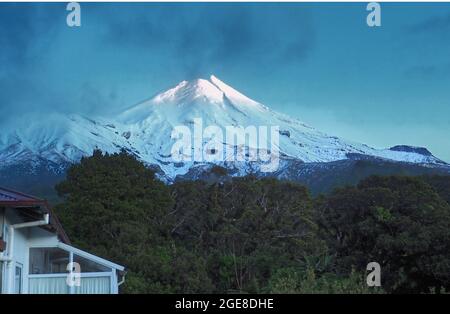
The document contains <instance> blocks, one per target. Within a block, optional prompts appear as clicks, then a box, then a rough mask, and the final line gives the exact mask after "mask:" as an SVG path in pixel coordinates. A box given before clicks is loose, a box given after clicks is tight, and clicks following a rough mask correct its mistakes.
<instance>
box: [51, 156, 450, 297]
mask: <svg viewBox="0 0 450 314" xmlns="http://www.w3.org/2000/svg"><path fill="white" fill-rule="evenodd" d="M212 171H214V173H215V174H216V176H219V177H220V176H223V180H220V178H219V180H215V181H214V182H202V181H183V182H177V183H175V184H172V185H166V184H164V183H162V182H161V181H159V180H158V179H156V177H155V174H154V172H153V171H152V170H150V169H148V168H147V167H145V165H144V164H142V163H141V162H139V161H137V160H136V159H135V158H134V157H132V156H130V155H128V154H126V153H125V152H122V153H119V154H112V155H109V154H102V153H101V152H100V151H95V152H94V154H93V156H92V157H89V158H83V159H82V160H81V162H80V163H79V164H77V165H74V166H73V167H72V168H71V169H70V170H69V171H68V173H67V179H66V180H65V181H64V182H62V183H60V184H59V185H58V186H57V191H58V193H59V194H60V196H62V197H63V198H64V202H63V203H61V204H60V205H58V206H57V212H58V214H59V216H60V219H61V220H62V223H63V225H64V227H65V229H66V231H67V232H68V234H69V236H70V238H71V240H72V242H73V244H74V245H75V246H78V247H80V248H83V249H86V250H88V251H91V252H93V253H95V254H98V255H99V256H102V257H105V258H108V259H111V260H113V261H115V262H117V263H120V264H123V265H125V266H126V267H127V270H128V274H127V277H126V283H125V284H124V285H123V286H122V287H121V288H122V292H123V293H231V292H238V293H383V292H388V293H430V292H435V293H440V292H445V291H448V290H449V289H450V205H449V191H450V177H370V178H368V179H366V180H363V181H362V182H360V183H359V184H358V185H357V186H355V187H343V188H340V189H337V190H335V191H334V192H332V193H331V194H329V195H326V196H324V195H321V196H318V197H315V198H313V197H312V196H311V195H310V193H309V191H308V189H307V188H306V187H304V186H302V185H298V184H296V183H292V182H286V181H280V180H276V179H260V178H256V177H252V176H247V177H243V178H233V179H230V178H227V177H226V176H225V173H224V172H223V170H222V169H220V168H217V167H215V168H213V169H212ZM373 261H375V262H378V263H379V264H380V265H381V282H382V287H381V288H374V287H368V286H367V284H366V275H367V271H366V266H367V264H368V263H369V262H373Z"/></svg>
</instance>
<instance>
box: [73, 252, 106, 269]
mask: <svg viewBox="0 0 450 314" xmlns="http://www.w3.org/2000/svg"><path fill="white" fill-rule="evenodd" d="M73 261H74V262H75V263H78V264H79V265H80V271H81V272H82V273H98V272H110V271H111V268H108V267H105V266H103V265H100V264H98V263H96V262H93V261H91V260H88V259H86V258H84V257H81V256H78V255H75V254H74V255H73Z"/></svg>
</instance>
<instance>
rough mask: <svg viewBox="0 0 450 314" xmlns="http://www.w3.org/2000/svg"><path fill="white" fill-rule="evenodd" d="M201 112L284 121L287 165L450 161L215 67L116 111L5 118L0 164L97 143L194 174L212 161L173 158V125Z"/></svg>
mask: <svg viewBox="0 0 450 314" xmlns="http://www.w3.org/2000/svg"><path fill="white" fill-rule="evenodd" d="M198 118H201V119H202V125H203V127H207V126H218V127H219V128H221V129H223V130H225V128H226V127H227V126H234V127H236V128H238V129H239V130H241V131H242V134H244V136H245V131H246V129H245V128H247V127H248V126H256V127H259V126H268V127H270V126H278V127H279V134H278V135H279V145H278V147H277V148H279V153H280V167H282V168H281V169H286V168H289V165H290V164H293V163H297V162H301V163H306V164H308V163H315V164H316V163H317V164H320V163H330V162H338V161H341V160H351V159H352V158H354V157H355V156H356V155H358V156H365V157H366V158H369V159H382V160H386V161H389V162H392V163H396V162H401V163H410V164H413V165H420V166H423V167H427V168H443V169H448V168H449V165H448V164H447V163H445V162H444V161H442V160H440V159H438V158H436V157H435V156H433V155H432V154H431V153H430V152H429V151H428V149H426V148H420V147H414V146H408V145H396V146H393V147H391V148H388V149H376V148H372V147H370V146H367V145H365V144H361V143H357V142H354V141H350V140H345V139H342V138H339V137H336V136H331V135H328V134H326V133H323V132H320V131H318V130H316V129H315V128H313V127H311V126H309V125H307V124H305V123H303V122H302V121H300V120H298V119H294V118H292V117H289V116H287V115H285V114H282V113H278V112H276V111H274V110H272V109H270V108H269V107H267V106H266V105H263V104H261V103H259V102H257V101H254V100H252V99H251V98H249V97H247V96H245V95H244V94H242V93H240V92H239V91H238V90H236V89H234V88H233V87H231V86H229V85H227V84H226V83H224V82H222V81H221V80H220V79H218V78H217V77H215V76H214V75H211V76H210V78H209V79H196V80H192V81H182V82H180V83H178V84H177V85H175V87H172V88H170V89H168V90H166V91H163V92H161V93H158V94H156V95H154V96H153V97H152V98H150V99H148V100H145V101H143V102H141V103H138V104H137V105H135V106H132V107H130V108H128V109H126V110H125V111H123V112H122V113H120V114H119V115H118V116H117V117H116V118H114V119H106V118H104V117H96V118H92V117H89V118H86V117H83V116H81V115H76V114H71V115H64V114H57V113H53V114H46V115H45V116H42V115H39V114H29V115H25V116H21V121H18V122H16V121H11V123H6V124H4V125H2V126H0V171H2V169H6V167H11V166H14V165H20V164H23V163H29V164H30V165H33V164H35V166H36V167H39V164H40V163H42V162H43V160H47V161H49V163H51V164H52V165H57V164H64V165H67V164H70V163H75V162H78V161H79V160H80V159H81V157H83V156H89V155H91V154H92V151H93V150H94V149H100V150H102V151H105V152H109V153H114V152H118V151H120V150H122V149H125V150H126V151H128V152H129V153H130V154H133V155H135V156H136V158H138V159H140V160H142V161H143V162H144V163H146V164H147V165H152V166H156V167H157V168H159V169H160V176H161V177H164V178H165V180H166V181H169V182H170V181H173V180H175V178H177V177H182V176H184V175H186V174H188V173H189V170H190V169H191V168H192V167H194V166H198V164H205V165H206V164H210V163H209V162H198V161H196V160H190V161H189V160H188V161H184V162H181V163H180V162H175V161H174V159H173V156H172V147H173V145H174V143H175V139H173V138H172V132H173V130H174V128H175V127H177V126H188V127H192V126H193V123H194V121H195V119H198ZM262 140H268V139H266V138H261V139H258V141H251V140H249V141H248V142H244V144H242V143H241V144H239V143H237V142H236V141H234V138H233V140H230V139H224V140H223V141H222V142H223V143H222V144H223V146H224V147H226V148H232V149H235V150H238V151H242V152H248V153H249V152H250V151H252V150H258V145H259V144H258V143H260V142H261V141H262ZM202 141H203V139H202ZM202 144H204V142H202ZM192 150H194V147H192ZM358 158H360V157H358ZM293 161H296V162H293ZM215 164H218V165H220V166H224V167H225V168H229V169H238V171H235V175H245V174H246V173H249V172H254V171H256V172H258V171H260V163H258V162H254V161H234V162H232V161H230V160H227V161H225V159H224V160H223V161H219V162H215ZM283 167H284V168H283ZM286 173H289V171H286V170H284V177H285V176H286ZM294 177H295V176H294Z"/></svg>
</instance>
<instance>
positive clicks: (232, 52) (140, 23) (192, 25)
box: [103, 4, 315, 77]
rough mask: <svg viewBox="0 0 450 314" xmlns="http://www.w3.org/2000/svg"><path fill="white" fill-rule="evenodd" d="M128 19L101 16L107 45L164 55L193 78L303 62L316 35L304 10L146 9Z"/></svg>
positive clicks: (266, 68)
mask: <svg viewBox="0 0 450 314" xmlns="http://www.w3.org/2000/svg"><path fill="white" fill-rule="evenodd" d="M133 12H134V14H133V15H128V16H129V18H128V19H120V18H119V19H115V16H114V15H110V14H104V15H103V19H104V22H105V23H106V24H107V25H108V31H107V33H106V38H105V39H106V40H108V41H110V42H112V43H118V42H120V43H121V44H122V45H125V46H126V47H128V48H129V49H148V50H149V51H151V50H154V49H157V50H163V51H164V52H165V53H166V54H168V55H170V56H172V57H173V63H174V64H177V65H180V66H182V67H183V69H184V71H185V73H186V76H187V77H195V76H198V75H201V74H203V73H204V72H208V69H211V68H216V67H239V66H241V65H242V62H245V63H247V64H248V66H253V67H257V66H260V67H261V69H260V70H261V71H265V72H267V73H270V72H271V71H274V70H275V71H276V70H278V69H280V61H283V62H282V64H283V65H282V66H285V67H288V66H290V65H292V63H296V62H298V61H302V60H303V59H304V58H305V57H306V56H307V55H308V53H309V51H310V50H311V49H312V47H313V43H314V35H315V34H314V31H313V27H312V23H311V21H310V19H309V17H308V14H307V10H305V9H304V8H303V9H302V8H300V7H297V8H292V7H289V6H286V7H284V8H283V7H281V8H280V7H279V6H262V7H259V8H258V10H254V8H253V7H252V6H251V5H247V6H236V5H234V6H230V5H227V4H216V5H214V6H212V5H207V6H202V5H193V6H189V7H187V6H181V7H180V8H178V9H177V10H173V8H172V7H170V6H164V7H158V6H156V7H155V6H145V7H143V8H142V9H141V10H134V11H133Z"/></svg>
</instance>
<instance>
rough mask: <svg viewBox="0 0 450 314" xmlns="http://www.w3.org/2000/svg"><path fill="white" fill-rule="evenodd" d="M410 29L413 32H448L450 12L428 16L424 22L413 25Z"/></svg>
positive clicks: (449, 28)
mask: <svg viewBox="0 0 450 314" xmlns="http://www.w3.org/2000/svg"><path fill="white" fill-rule="evenodd" d="M408 30H409V32H412V33H423V32H448V31H449V30H450V12H449V13H447V14H445V15H440V16H433V17H430V18H427V19H426V20H424V21H422V22H419V23H416V24H414V25H411V26H410V27H409V28H408Z"/></svg>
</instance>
